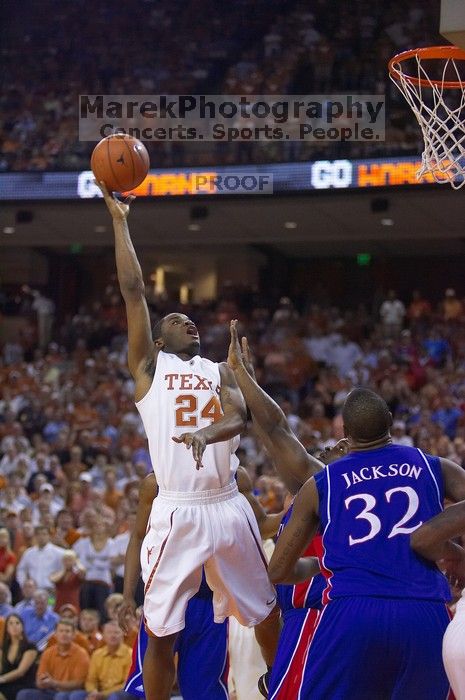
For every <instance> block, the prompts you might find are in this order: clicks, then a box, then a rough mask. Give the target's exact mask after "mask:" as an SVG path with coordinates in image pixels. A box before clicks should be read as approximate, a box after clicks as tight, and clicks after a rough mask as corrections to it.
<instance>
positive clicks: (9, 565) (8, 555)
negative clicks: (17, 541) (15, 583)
mask: <svg viewBox="0 0 465 700" xmlns="http://www.w3.org/2000/svg"><path fill="white" fill-rule="evenodd" d="M16 561H17V558H16V554H15V553H14V552H13V551H12V550H11V545H10V533H9V532H8V530H7V529H6V528H4V527H2V528H0V582H2V583H6V584H7V585H10V584H11V581H12V580H13V575H14V572H15V566H16Z"/></svg>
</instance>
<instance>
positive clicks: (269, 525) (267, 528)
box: [236, 467, 284, 540]
mask: <svg viewBox="0 0 465 700" xmlns="http://www.w3.org/2000/svg"><path fill="white" fill-rule="evenodd" d="M236 480H237V487H238V489H239V491H240V493H242V495H243V496H244V497H245V498H246V499H247V500H248V502H249V503H250V505H251V507H252V510H253V512H254V515H255V518H256V520H257V523H258V529H259V530H260V536H261V538H262V540H267V539H269V538H271V537H274V536H275V535H277V533H278V530H279V526H280V524H281V520H282V519H283V515H284V511H282V512H281V513H272V514H268V513H267V512H266V510H265V509H264V508H263V506H262V504H261V503H260V502H259V500H258V499H257V498H256V497H255V496H254V493H253V485H252V480H251V478H250V476H249V475H248V473H247V471H246V470H245V469H244V467H239V468H238V470H237V474H236Z"/></svg>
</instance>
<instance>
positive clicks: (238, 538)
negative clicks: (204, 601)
mask: <svg viewBox="0 0 465 700" xmlns="http://www.w3.org/2000/svg"><path fill="white" fill-rule="evenodd" d="M141 565H142V578H143V580H144V584H145V598H144V618H145V626H146V628H147V632H148V633H149V634H151V635H153V636H156V637H164V636H167V635H169V634H174V633H175V632H179V630H181V629H183V628H184V616H185V612H186V607H187V604H188V602H189V600H190V599H191V598H192V597H193V596H194V595H195V594H196V593H197V591H198V589H199V586H200V583H201V578H202V566H203V567H205V575H206V579H207V583H208V585H209V586H210V588H211V589H212V591H213V610H214V618H215V622H223V620H225V619H226V618H227V617H229V616H230V615H233V616H234V617H235V618H237V620H238V621H239V622H240V623H241V624H242V625H245V626H246V627H251V626H253V625H257V624H258V623H259V622H261V621H262V620H264V619H265V618H266V617H268V615H269V613H270V612H271V611H272V610H273V608H274V605H275V602H276V593H275V590H274V588H273V586H272V585H271V583H270V581H269V579H268V574H267V563H266V559H265V555H264V553H263V550H262V546H261V539H260V534H259V531H258V525H257V521H256V519H255V516H254V514H253V511H252V508H251V507H250V505H249V503H248V502H247V500H246V499H245V497H244V496H242V494H240V493H239V492H238V490H237V485H236V483H235V482H233V483H232V484H230V485H229V486H226V487H224V488H221V489H213V490H211V491H199V492H196V493H184V492H177V491H176V492H171V491H160V492H159V493H158V496H157V497H156V499H155V500H154V502H153V506H152V512H151V514H150V522H149V526H148V530H147V534H146V536H145V539H144V541H143V543H142V549H141Z"/></svg>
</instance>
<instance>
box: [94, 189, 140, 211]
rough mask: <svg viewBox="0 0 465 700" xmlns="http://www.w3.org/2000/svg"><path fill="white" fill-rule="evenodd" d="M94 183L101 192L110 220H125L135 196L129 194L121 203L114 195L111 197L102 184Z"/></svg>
mask: <svg viewBox="0 0 465 700" xmlns="http://www.w3.org/2000/svg"><path fill="white" fill-rule="evenodd" d="M94 182H95V184H96V185H97V187H98V188H99V189H100V190H101V192H102V194H103V198H104V200H105V204H106V205H107V207H108V211H109V212H110V214H111V216H112V218H113V219H118V220H122V219H127V217H128V214H129V205H130V204H131V202H132V201H133V200H134V199H135V196H134V195H132V194H130V195H128V196H127V197H126V199H125V200H124V202H121V201H120V200H119V199H117V197H116V196H115V195H111V194H110V193H109V192H108V189H107V186H106V185H105V183H104V182H97V180H94Z"/></svg>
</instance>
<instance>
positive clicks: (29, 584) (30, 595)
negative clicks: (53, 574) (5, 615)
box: [15, 578, 37, 617]
mask: <svg viewBox="0 0 465 700" xmlns="http://www.w3.org/2000/svg"><path fill="white" fill-rule="evenodd" d="M22 590H23V599H22V600H21V601H20V602H19V603H17V604H16V605H15V613H17V614H18V615H19V616H20V617H21V615H22V613H23V611H24V610H27V609H28V608H31V609H32V608H33V607H34V594H35V592H36V591H37V586H36V583H35V581H33V579H32V578H28V579H26V580H25V582H24V585H23V589H22Z"/></svg>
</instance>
